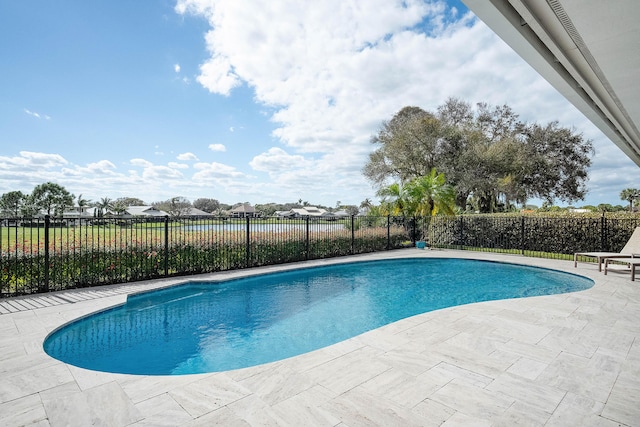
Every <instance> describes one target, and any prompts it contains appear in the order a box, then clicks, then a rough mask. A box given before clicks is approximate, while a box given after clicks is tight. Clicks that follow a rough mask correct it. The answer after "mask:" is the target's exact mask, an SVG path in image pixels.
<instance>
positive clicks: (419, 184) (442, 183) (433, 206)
mask: <svg viewBox="0 0 640 427" xmlns="http://www.w3.org/2000/svg"><path fill="white" fill-rule="evenodd" d="M406 190H407V194H408V196H409V201H410V210H411V211H412V213H413V214H414V215H419V216H436V215H438V214H439V213H443V214H445V215H454V214H455V211H454V206H455V199H456V194H455V190H454V188H453V187H452V186H450V185H448V184H447V182H446V179H445V177H444V174H443V173H438V172H437V171H436V169H435V168H433V169H431V173H430V174H429V175H426V176H421V177H419V178H416V179H414V180H413V181H411V182H410V183H409V184H408V185H407V186H406Z"/></svg>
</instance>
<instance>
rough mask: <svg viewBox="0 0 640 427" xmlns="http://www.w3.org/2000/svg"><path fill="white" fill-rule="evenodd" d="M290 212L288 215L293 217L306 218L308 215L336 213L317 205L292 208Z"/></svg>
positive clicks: (319, 216) (316, 216)
mask: <svg viewBox="0 0 640 427" xmlns="http://www.w3.org/2000/svg"><path fill="white" fill-rule="evenodd" d="M289 212H290V214H289V215H288V216H290V217H293V218H306V217H315V218H321V217H333V216H334V215H333V214H332V213H331V212H328V211H326V210H325V209H320V208H317V207H315V206H305V207H303V208H295V209H291V210H290V211H289Z"/></svg>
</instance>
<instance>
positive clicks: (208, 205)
mask: <svg viewBox="0 0 640 427" xmlns="http://www.w3.org/2000/svg"><path fill="white" fill-rule="evenodd" d="M193 207H194V208H196V209H200V210H201V211H205V212H209V213H213V212H216V211H217V210H218V209H220V202H219V201H218V200H216V199H205V198H200V199H196V200H195V201H194V202H193Z"/></svg>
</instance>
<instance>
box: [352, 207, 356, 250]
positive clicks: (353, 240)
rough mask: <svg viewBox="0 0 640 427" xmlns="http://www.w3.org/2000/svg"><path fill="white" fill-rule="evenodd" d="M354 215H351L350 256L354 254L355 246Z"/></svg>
mask: <svg viewBox="0 0 640 427" xmlns="http://www.w3.org/2000/svg"><path fill="white" fill-rule="evenodd" d="M355 218H356V217H355V215H351V255H353V254H354V253H355V245H356V229H355V225H356V221H355Z"/></svg>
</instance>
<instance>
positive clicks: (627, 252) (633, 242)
mask: <svg viewBox="0 0 640 427" xmlns="http://www.w3.org/2000/svg"><path fill="white" fill-rule="evenodd" d="M579 256H582V257H587V258H596V259H597V260H598V271H602V263H603V262H604V260H605V259H607V258H634V257H640V227H636V229H635V230H633V234H632V235H631V237H630V238H629V241H627V244H626V245H624V247H623V248H622V250H621V251H620V252H576V253H575V254H573V266H574V267H577V266H578V257H579Z"/></svg>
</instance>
